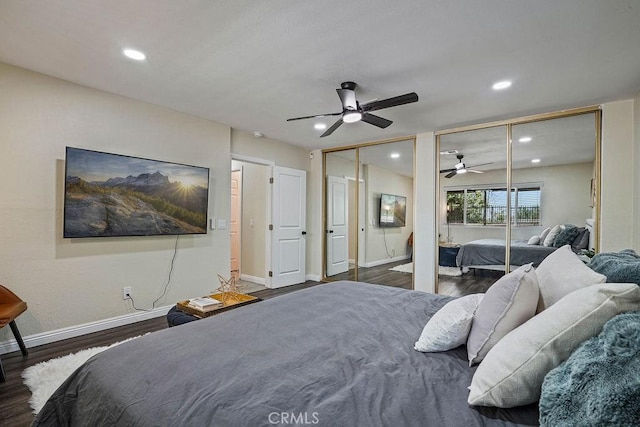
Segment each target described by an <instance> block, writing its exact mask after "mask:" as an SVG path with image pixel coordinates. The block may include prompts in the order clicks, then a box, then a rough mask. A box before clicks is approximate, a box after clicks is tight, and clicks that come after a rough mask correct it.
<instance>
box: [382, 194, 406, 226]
mask: <svg viewBox="0 0 640 427" xmlns="http://www.w3.org/2000/svg"><path fill="white" fill-rule="evenodd" d="M406 216H407V198H406V197H404V196H394V195H393V194H381V195H380V221H379V224H380V227H404V225H405V218H406Z"/></svg>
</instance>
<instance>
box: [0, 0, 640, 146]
mask: <svg viewBox="0 0 640 427" xmlns="http://www.w3.org/2000/svg"><path fill="white" fill-rule="evenodd" d="M125 47H133V48H137V49H140V50H142V51H144V52H145V53H146V54H147V60H146V61H145V62H142V63H138V62H134V61H132V60H129V59H126V58H124V57H123V56H122V54H121V51H122V49H123V48H125ZM0 61H2V62H6V63H9V64H13V65H17V66H20V67H24V68H27V69H30V70H35V71H38V72H41V73H44V74H48V75H52V76H55V77H59V78H62V79H65V80H69V81H72V82H76V83H79V84H82V85H86V86H90V87H94V88H98V89H102V90H105V91H108V92H113V93H117V94H120V95H124V96H127V97H131V98H135V99H139V100H143V101H146V102H150V103H153V104H158V105H162V106H166V107H168V108H171V109H174V110H177V111H181V112H185V113H189V114H193V115H196V116H200V117H204V118H207V119H211V120H214V121H216V122H220V123H224V124H227V125H229V126H231V127H233V128H236V129H240V130H245V131H260V132H262V133H263V134H264V135H265V136H267V137H269V138H272V139H277V140H281V141H285V142H288V143H291V144H295V145H299V146H303V147H305V148H307V149H317V148H328V147H336V146H340V145H347V144H352V143H358V142H365V141H374V140H380V139H386V138H391V137H396V136H406V135H414V134H416V133H420V132H425V131H431V130H439V129H446V128H451V127H455V126H459V125H463V124H470V123H480V122H485V121H489V120H497V119H505V118H511V117H520V116H524V115H528V114H533V113H541V112H548V111H555V110H559V109H565V108H572V107H581V106H586V105H592V104H598V103H602V102H607V101H613V100H619V99H628V98H631V97H633V96H634V95H635V94H637V93H638V91H639V90H640V0H607V1H601V0H538V1H513V0H484V1H478V0H458V1H446V0H401V1H388V0H370V1H338V0H325V1H323V2H317V1H315V2H314V1H293V0H289V1H285V0H269V1H255V0H254V1H247V0H233V1H231V0H228V1H210V0H200V1H197V0H190V1H173V0H119V1H114V0H92V1H86V0H64V1H36V0H0ZM502 79H510V80H512V81H513V86H512V87H511V88H510V89H508V90H506V91H502V92H495V91H493V90H491V85H492V84H493V83H494V82H495V81H498V80H502ZM347 80H351V81H354V82H356V83H358V85H359V88H358V91H357V94H358V99H359V100H360V101H361V102H363V101H367V100H370V99H372V98H378V99H384V98H388V97H392V96H396V95H400V94H404V93H407V92H412V91H415V92H416V93H417V94H418V96H419V97H420V101H419V102H418V103H414V104H408V105H403V106H399V107H395V108H391V109H386V110H381V111H379V112H377V114H379V115H380V116H383V117H386V118H388V119H390V120H393V121H394V124H392V125H391V126H390V127H388V128H387V129H379V128H376V127H374V126H371V125H369V124H366V123H362V122H360V123H355V124H351V125H349V124H345V125H343V126H341V127H340V128H339V129H338V130H336V131H335V133H334V134H333V135H331V136H329V137H326V138H322V139H320V138H319V135H320V133H322V131H317V130H315V129H314V128H313V124H314V120H306V121H297V122H286V119H287V118H290V117H296V116H303V115H311V114H320V113H328V112H335V111H339V110H340V109H341V108H340V101H339V98H338V96H337V94H336V92H335V89H336V88H338V87H339V86H340V83H341V82H343V81H347ZM332 123H333V120H331V121H329V122H328V123H327V124H328V125H331V124H332ZM256 141H257V142H259V140H256Z"/></svg>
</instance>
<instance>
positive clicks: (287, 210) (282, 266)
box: [267, 166, 307, 288]
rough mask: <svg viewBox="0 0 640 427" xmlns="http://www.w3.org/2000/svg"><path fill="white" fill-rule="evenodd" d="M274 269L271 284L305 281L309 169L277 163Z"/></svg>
mask: <svg viewBox="0 0 640 427" xmlns="http://www.w3.org/2000/svg"><path fill="white" fill-rule="evenodd" d="M272 187H273V191H272V199H271V200H272V202H271V206H272V214H271V222H272V226H273V230H272V233H271V270H270V276H271V277H270V280H268V281H267V283H268V287H270V288H279V287H282V286H289V285H294V284H296V283H302V282H304V281H305V262H306V260H305V255H306V240H307V239H306V234H307V231H306V229H307V225H306V223H307V213H306V206H307V172H306V171H303V170H298V169H291V168H284V167H281V166H274V167H273V186H272Z"/></svg>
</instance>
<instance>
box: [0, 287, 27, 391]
mask: <svg viewBox="0 0 640 427" xmlns="http://www.w3.org/2000/svg"><path fill="white" fill-rule="evenodd" d="M26 310H27V303H26V302H24V301H22V300H21V299H20V298H19V297H18V296H17V295H16V294H14V293H13V292H11V291H10V290H9V289H7V288H5V287H4V286H2V285H0V328H4V327H5V326H6V325H7V324H9V327H10V328H11V331H12V332H13V336H14V337H16V341H17V342H18V345H19V346H20V351H22V355H23V356H26V355H28V354H29V352H28V351H27V347H25V345H24V341H22V336H21V335H20V331H18V326H17V325H16V317H18V316H19V315H21V314H22V313H24V312H25V311H26ZM4 381H5V376H4V368H3V367H2V360H0V382H4Z"/></svg>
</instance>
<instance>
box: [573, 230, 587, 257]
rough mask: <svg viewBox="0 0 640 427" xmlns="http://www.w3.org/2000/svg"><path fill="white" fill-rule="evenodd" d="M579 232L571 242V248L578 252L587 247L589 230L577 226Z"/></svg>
mask: <svg viewBox="0 0 640 427" xmlns="http://www.w3.org/2000/svg"><path fill="white" fill-rule="evenodd" d="M578 230H579V231H580V233H578V235H577V236H576V238H575V239H574V240H573V242H572V243H571V249H573V251H574V252H578V251H579V250H581V249H589V230H587V229H586V227H580V228H578Z"/></svg>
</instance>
